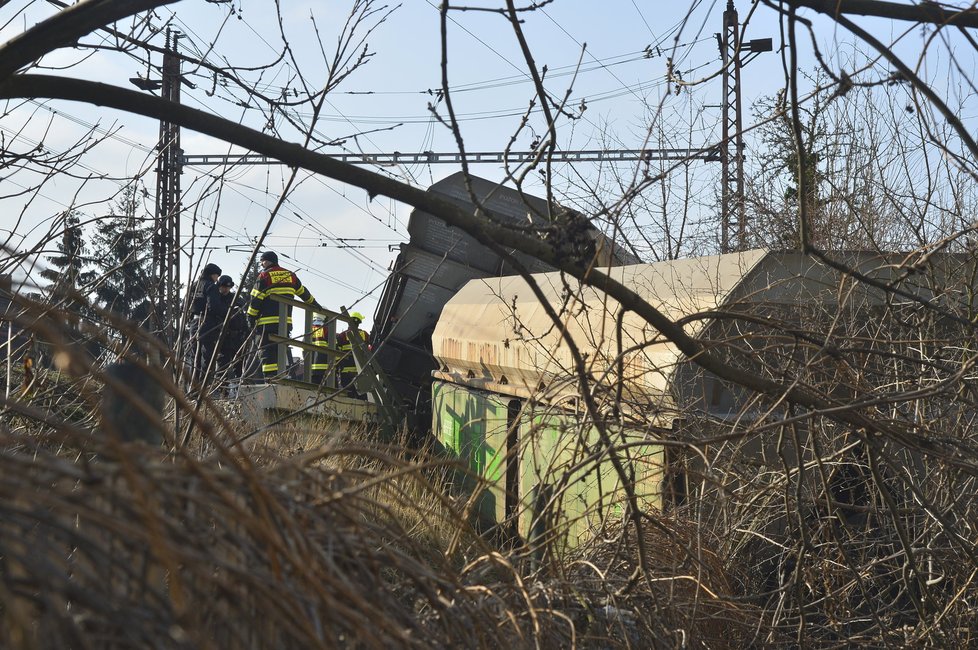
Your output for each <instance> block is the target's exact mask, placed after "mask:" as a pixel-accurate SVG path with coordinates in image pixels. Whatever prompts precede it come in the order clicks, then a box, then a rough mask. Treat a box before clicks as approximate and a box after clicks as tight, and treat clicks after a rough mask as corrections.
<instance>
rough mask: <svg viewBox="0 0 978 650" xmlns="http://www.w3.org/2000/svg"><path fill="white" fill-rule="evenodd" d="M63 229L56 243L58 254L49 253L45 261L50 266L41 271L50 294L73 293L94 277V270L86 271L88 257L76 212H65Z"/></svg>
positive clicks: (62, 294)
mask: <svg viewBox="0 0 978 650" xmlns="http://www.w3.org/2000/svg"><path fill="white" fill-rule="evenodd" d="M62 218H63V219H64V230H63V231H62V233H61V240H60V241H59V242H58V244H57V248H58V254H57V255H51V256H49V257H48V258H47V261H48V262H49V263H50V264H51V267H52V268H49V269H44V270H43V271H41V277H42V278H44V279H45V280H47V281H48V282H50V283H51V288H50V293H51V295H52V296H64V295H68V294H71V293H74V292H75V291H76V290H78V289H79V287H83V286H84V285H86V284H88V283H89V282H91V281H92V280H93V279H94V278H95V272H94V271H86V270H85V267H86V266H87V265H88V259H87V258H86V257H85V251H86V245H85V235H84V232H83V231H82V227H81V221H80V219H79V218H78V213H77V212H74V211H72V212H67V213H65V214H64V215H63V216H62Z"/></svg>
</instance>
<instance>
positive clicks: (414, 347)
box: [371, 172, 639, 413]
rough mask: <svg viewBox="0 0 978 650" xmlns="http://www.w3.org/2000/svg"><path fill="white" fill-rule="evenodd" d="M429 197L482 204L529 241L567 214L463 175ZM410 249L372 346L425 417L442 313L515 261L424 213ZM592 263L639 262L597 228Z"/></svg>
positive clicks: (404, 251)
mask: <svg viewBox="0 0 978 650" xmlns="http://www.w3.org/2000/svg"><path fill="white" fill-rule="evenodd" d="M428 192H430V193H432V194H435V195H437V196H439V197H441V198H443V199H446V200H448V201H450V202H452V203H454V204H456V205H458V206H460V207H461V208H463V209H465V210H471V211H475V210H476V206H475V204H474V203H473V200H475V201H478V202H479V205H480V206H481V207H482V209H483V211H484V213H485V214H486V216H487V218H488V219H490V220H491V221H493V222H495V223H497V224H500V225H503V226H509V227H513V228H517V229H520V230H521V231H523V232H525V233H526V236H527V237H534V236H540V235H542V234H544V233H545V232H546V228H547V226H548V224H549V223H550V221H549V220H550V219H553V218H554V214H553V213H554V212H555V211H562V210H564V209H563V208H561V207H560V206H558V205H555V204H548V203H547V201H545V200H544V199H541V198H538V197H535V196H531V195H529V194H526V193H523V192H520V191H518V190H516V189H513V188H510V187H506V186H504V185H500V184H498V183H494V182H492V181H488V180H486V179H483V178H479V177H477V176H472V175H465V174H464V173H463V172H458V173H455V174H452V175H451V176H448V177H447V178H444V179H442V180H440V181H438V182H437V183H434V184H433V185H432V186H431V187H429V188H428ZM408 233H409V234H410V241H409V242H407V243H404V244H401V245H400V252H399V253H398V256H397V259H396V260H395V261H394V264H393V267H392V268H391V274H390V276H389V277H388V279H387V282H386V283H385V285H384V289H383V293H382V294H381V297H380V300H379V301H378V304H377V310H376V312H375V314H374V330H373V332H372V335H371V336H372V339H371V340H372V341H374V343H375V346H374V347H375V348H376V350H377V352H376V356H377V360H378V362H379V364H380V366H381V367H382V368H383V370H384V372H385V373H386V374H387V376H388V377H389V378H390V380H391V382H392V384H393V387H394V389H395V390H396V391H397V393H398V394H399V395H400V397H401V400H402V401H403V402H404V404H405V405H407V406H408V407H409V409H410V410H412V411H419V412H424V413H426V412H427V399H428V396H429V394H430V390H431V389H430V385H431V371H432V370H433V369H434V367H435V364H434V361H433V359H432V356H431V333H432V330H433V329H434V326H435V323H436V322H437V321H438V317H439V315H440V314H441V309H442V306H443V305H444V304H445V303H446V302H447V301H448V300H449V299H450V298H451V297H452V296H453V295H454V294H455V292H456V291H458V290H459V289H460V288H461V287H462V286H463V285H464V284H465V283H466V282H468V281H469V280H472V279H474V278H485V277H499V276H503V275H511V274H513V273H516V269H515V267H514V266H513V265H512V263H511V262H510V261H508V260H507V259H505V258H504V257H503V256H501V255H499V254H498V253H497V252H495V251H493V250H490V249H489V248H488V247H486V246H484V245H482V244H480V243H479V242H478V241H476V240H475V238H473V237H472V236H471V235H469V234H467V233H465V232H463V231H462V230H459V229H458V228H454V227H452V226H450V225H448V224H447V223H445V222H444V221H442V220H441V219H439V218H438V217H435V216H434V215H431V214H429V213H427V212H425V211H423V210H420V209H418V210H414V211H413V212H411V217H410V219H409V221H408ZM587 237H588V238H589V239H591V240H592V241H593V242H594V248H595V258H596V261H597V263H599V264H602V265H612V266H614V265H619V264H634V263H636V262H638V261H639V260H638V259H637V258H636V257H635V256H633V255H631V254H629V253H628V252H627V251H626V250H624V249H622V248H620V247H617V246H614V245H613V244H612V242H611V241H609V240H608V239H607V238H606V237H605V236H604V235H603V234H602V233H601V232H600V231H599V230H598V229H597V228H595V227H593V226H590V224H589V225H588V226H587ZM513 257H514V258H515V259H516V260H517V261H518V262H519V263H520V264H522V265H523V266H524V267H525V268H527V269H529V270H530V271H534V272H542V271H550V270H553V269H552V267H550V266H549V265H547V264H544V263H543V262H541V261H539V260H537V259H534V258H532V257H529V256H527V255H524V254H522V253H515V252H514V253H513Z"/></svg>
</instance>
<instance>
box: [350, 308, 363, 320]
mask: <svg viewBox="0 0 978 650" xmlns="http://www.w3.org/2000/svg"><path fill="white" fill-rule="evenodd" d="M350 318H352V319H354V320H358V321H360V322H361V323H362V322H363V314H361V313H360V312H358V311H355V312H353V313H351V314H350Z"/></svg>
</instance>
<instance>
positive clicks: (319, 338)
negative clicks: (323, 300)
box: [312, 314, 329, 385]
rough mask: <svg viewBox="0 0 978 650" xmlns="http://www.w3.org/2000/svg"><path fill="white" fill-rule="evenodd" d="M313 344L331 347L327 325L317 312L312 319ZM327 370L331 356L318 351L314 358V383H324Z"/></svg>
mask: <svg viewBox="0 0 978 650" xmlns="http://www.w3.org/2000/svg"><path fill="white" fill-rule="evenodd" d="M312 344H313V345H315V346H318V347H321V348H328V347H329V340H328V337H327V331H326V325H325V323H324V322H323V317H322V316H321V315H320V314H316V315H315V316H314V317H313V319H312ZM327 370H329V356H328V355H327V354H326V353H325V352H316V353H315V354H314V355H313V358H312V383H314V384H319V385H322V383H323V378H325V377H326V371H327Z"/></svg>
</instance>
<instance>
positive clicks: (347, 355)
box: [336, 311, 370, 399]
mask: <svg viewBox="0 0 978 650" xmlns="http://www.w3.org/2000/svg"><path fill="white" fill-rule="evenodd" d="M350 319H351V322H350V326H349V327H348V328H347V330H346V331H345V332H341V333H340V334H339V335H337V337H336V347H337V349H339V350H340V351H341V352H343V353H344V356H342V357H340V363H342V364H343V365H342V366H340V388H345V389H346V393H347V395H349V396H350V397H358V398H361V399H362V398H363V395H361V394H360V393H358V392H357V389H356V386H355V385H354V380H355V379H356V378H357V364H356V361H355V360H354V359H353V352H352V350H353V345H352V344H351V343H350V338H351V337H353V336H359V337H360V339H361V340H362V341H363V344H364V347H367V346H368V345H369V343H370V341H369V340H368V337H367V333H366V332H365V331H364V330H362V329H360V323H362V322H363V314H361V313H360V312H358V311H355V312H353V313H351V314H350Z"/></svg>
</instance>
